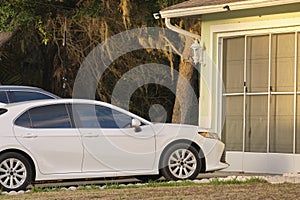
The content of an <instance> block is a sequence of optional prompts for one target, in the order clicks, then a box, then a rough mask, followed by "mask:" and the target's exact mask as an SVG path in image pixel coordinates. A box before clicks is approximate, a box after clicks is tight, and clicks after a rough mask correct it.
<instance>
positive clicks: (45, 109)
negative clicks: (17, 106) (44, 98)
mask: <svg viewBox="0 0 300 200" xmlns="http://www.w3.org/2000/svg"><path fill="white" fill-rule="evenodd" d="M28 112H29V117H30V119H31V122H32V127H33V128H71V127H72V125H71V120H70V116H69V114H68V111H67V109H66V106H65V104H57V105H49V106H41V107H36V108H32V109H30V110H29V111H28Z"/></svg>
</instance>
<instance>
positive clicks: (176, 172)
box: [161, 143, 201, 181]
mask: <svg viewBox="0 0 300 200" xmlns="http://www.w3.org/2000/svg"><path fill="white" fill-rule="evenodd" d="M199 155H200V154H199V152H198V151H197V150H196V149H195V148H194V147H192V146H190V145H189V144H185V143H177V144H174V145H172V146H171V147H170V148H168V149H167V150H166V151H165V153H164V154H163V157H162V160H161V162H162V163H161V173H162V175H163V176H164V177H165V178H166V179H167V180H173V181H176V180H186V179H190V180H193V179H195V178H196V177H197V176H198V174H199V173H200V170H201V159H200V157H199Z"/></svg>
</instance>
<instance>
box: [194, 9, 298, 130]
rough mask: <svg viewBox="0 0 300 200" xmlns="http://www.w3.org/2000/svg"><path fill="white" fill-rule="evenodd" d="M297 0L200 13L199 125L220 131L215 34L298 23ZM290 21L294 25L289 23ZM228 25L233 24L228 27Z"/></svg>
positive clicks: (220, 81) (219, 76) (220, 119)
mask: <svg viewBox="0 0 300 200" xmlns="http://www.w3.org/2000/svg"><path fill="white" fill-rule="evenodd" d="M299 10H300V3H295V4H291V5H283V6H274V7H268V8H258V9H249V10H240V11H227V12H223V13H214V14H206V15H203V16H201V19H202V30H201V45H202V46H204V47H205V49H206V59H205V60H206V65H205V66H202V67H201V80H200V108H199V127H201V128H206V129H209V130H211V131H215V132H218V133H219V134H221V130H222V124H221V123H219V122H220V121H223V119H222V112H221V106H222V99H221V98H220V94H221V91H222V88H221V85H222V84H221V83H222V80H221V77H222V76H221V74H220V72H219V65H220V60H219V59H217V56H218V43H217V35H218V34H220V33H230V32H231V31H235V32H237V31H239V30H240V31H247V30H260V29H264V28H280V27H285V26H294V25H297V24H298V25H300V20H299V19H300V12H299ZM292 24H294V25H292ZM232 27H234V28H233V29H234V30H233V29H232Z"/></svg>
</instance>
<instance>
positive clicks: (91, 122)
mask: <svg viewBox="0 0 300 200" xmlns="http://www.w3.org/2000/svg"><path fill="white" fill-rule="evenodd" d="M73 111H75V112H76V114H77V115H78V119H79V121H78V119H77V120H76V119H75V123H76V126H77V127H78V128H128V127H130V126H131V119H132V118H131V117H130V116H128V115H126V114H124V113H121V112H119V111H116V110H113V109H111V108H107V107H104V106H98V105H96V106H95V105H91V104H76V105H74V106H73Z"/></svg>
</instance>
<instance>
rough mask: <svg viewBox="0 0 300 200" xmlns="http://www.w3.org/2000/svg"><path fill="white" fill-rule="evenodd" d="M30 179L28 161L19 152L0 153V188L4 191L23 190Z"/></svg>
mask: <svg viewBox="0 0 300 200" xmlns="http://www.w3.org/2000/svg"><path fill="white" fill-rule="evenodd" d="M31 180H32V168H31V166H30V162H29V161H28V160H27V159H26V158H25V157H24V156H23V155H21V154H19V153H15V152H8V153H4V154H2V155H0V188H1V189H2V190H4V191H8V192H9V191H12V190H13V191H19V190H25V189H26V188H27V186H28V185H29V184H30V183H31Z"/></svg>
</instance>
